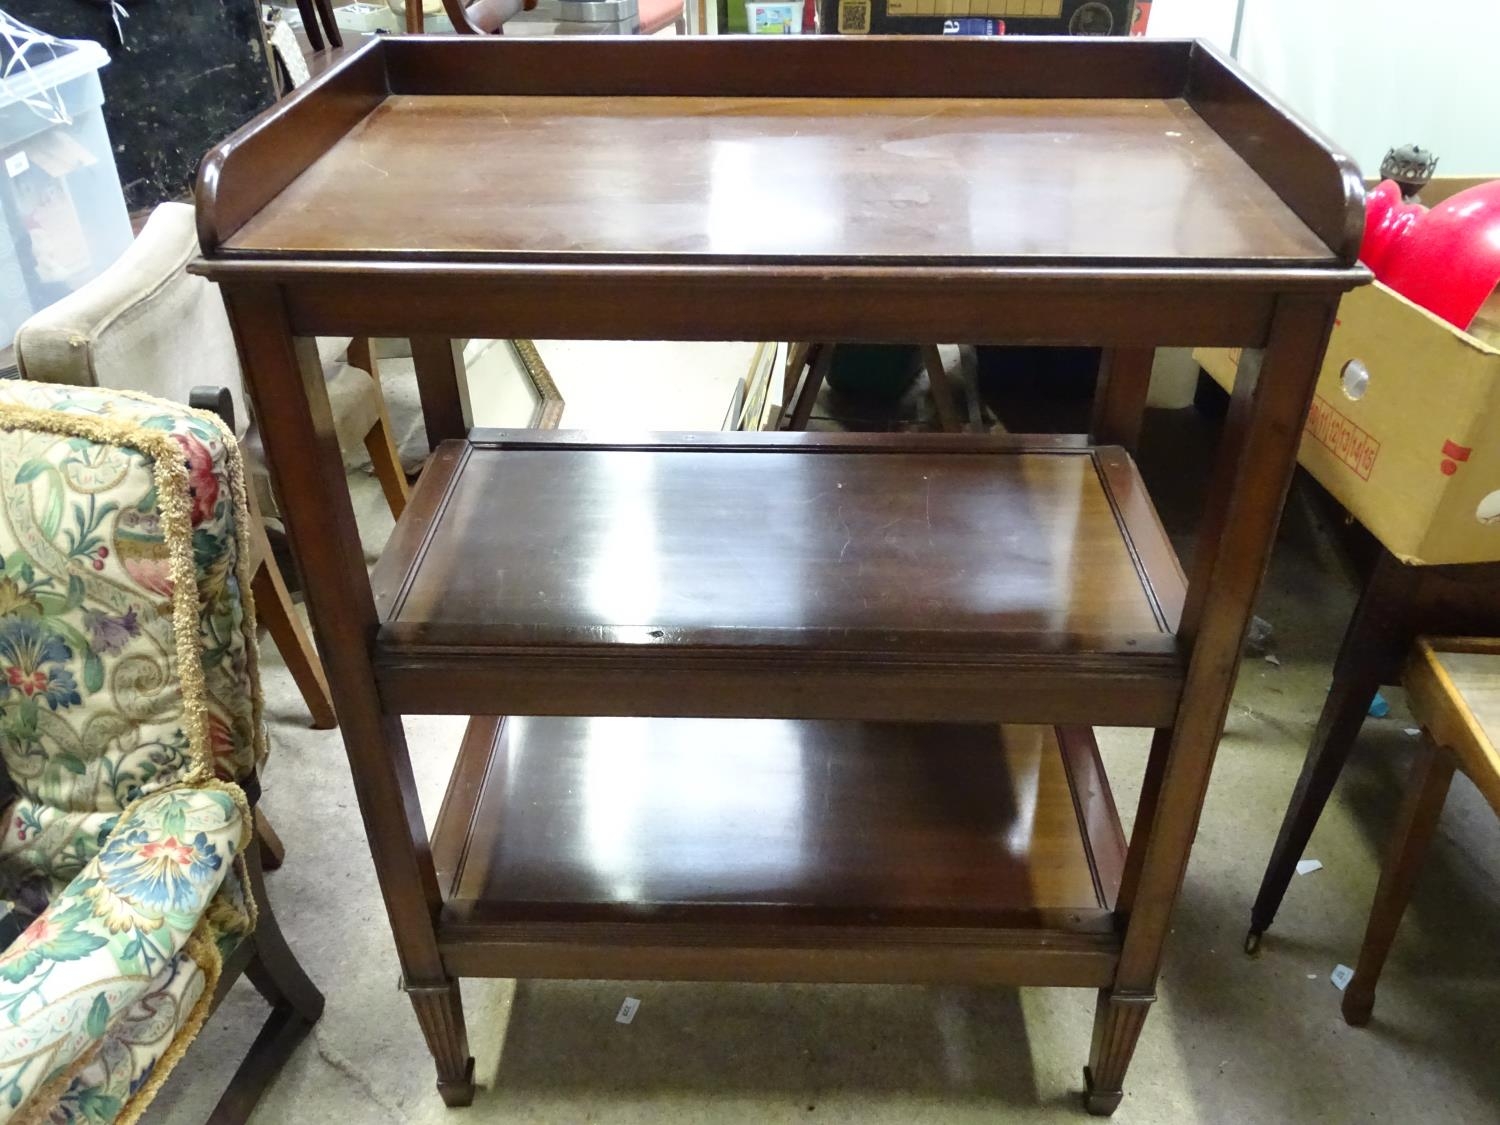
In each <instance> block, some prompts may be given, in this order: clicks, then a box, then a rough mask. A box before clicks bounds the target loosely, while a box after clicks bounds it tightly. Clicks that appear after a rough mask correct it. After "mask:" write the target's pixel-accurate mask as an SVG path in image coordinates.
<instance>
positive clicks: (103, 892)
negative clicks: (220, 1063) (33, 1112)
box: [0, 788, 246, 1120]
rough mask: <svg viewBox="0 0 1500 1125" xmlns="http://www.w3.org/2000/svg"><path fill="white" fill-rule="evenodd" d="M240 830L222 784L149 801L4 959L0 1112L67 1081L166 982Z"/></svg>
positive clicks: (241, 818) (241, 817) (233, 799)
mask: <svg viewBox="0 0 1500 1125" xmlns="http://www.w3.org/2000/svg"><path fill="white" fill-rule="evenodd" d="M245 832H246V818H245V814H244V811H243V809H242V806H241V804H240V800H239V799H237V795H236V794H235V793H233V792H232V791H230V790H228V789H193V788H182V789H172V790H167V791H166V792H162V793H156V794H153V795H152V796H151V797H148V798H147V799H145V800H143V801H141V802H139V803H138V804H136V805H135V806H134V807H133V808H132V809H131V810H130V811H129V812H128V813H126V814H125V816H124V817H123V818H122V820H121V822H120V825H119V828H118V829H117V830H116V831H115V833H114V834H113V835H112V836H111V837H110V839H109V842H108V844H106V845H105V847H104V848H103V849H102V850H101V851H100V852H99V853H98V854H97V855H96V856H95V857H94V858H93V859H92V860H91V861H90V862H89V863H88V865H87V866H86V867H85V868H84V869H83V871H82V872H81V873H80V874H79V876H78V877H77V878H76V879H74V880H73V882H72V883H71V884H69V886H68V888H67V889H66V890H65V891H64V892H63V893H62V894H60V895H58V896H57V897H56V898H55V899H54V900H53V902H52V905H51V906H49V907H48V908H47V911H46V913H44V914H43V915H42V916H41V917H39V918H38V919H37V920H36V921H35V922H33V923H32V924H31V925H30V927H28V928H27V930H26V932H25V933H23V934H22V935H21V936H20V937H19V938H18V939H16V940H15V941H14V942H12V943H11V945H10V948H8V949H6V950H5V952H4V953H0V1031H3V1045H4V1050H3V1052H0V1112H4V1111H6V1110H14V1109H15V1108H16V1107H17V1106H19V1105H20V1104H21V1103H22V1102H23V1101H24V1100H25V1099H26V1097H27V1096H28V1095H30V1094H31V1093H32V1092H33V1090H35V1089H36V1088H37V1087H38V1086H40V1085H41V1084H43V1083H45V1082H48V1081H49V1080H52V1079H53V1078H55V1077H57V1076H58V1075H60V1074H65V1073H66V1072H67V1070H68V1068H69V1067H70V1066H71V1065H72V1064H73V1063H74V1062H75V1060H77V1059H79V1058H82V1057H85V1054H86V1052H88V1051H90V1050H93V1049H95V1048H96V1047H97V1045H98V1044H99V1043H100V1042H101V1041H102V1040H103V1039H104V1035H105V1032H106V1030H108V1029H110V1028H111V1027H112V1026H113V1025H114V1024H115V1022H116V1019H117V1017H119V1016H120V1015H122V1014H124V1013H127V1012H129V1011H130V1010H131V1009H133V1008H134V1007H135V1005H136V1004H137V1002H138V1001H140V1000H141V999H142V998H143V997H145V996H146V995H147V994H148V993H150V992H152V991H153V988H154V986H156V985H157V984H158V983H162V982H163V981H164V979H165V980H166V981H168V982H169V980H170V975H171V973H173V972H175V971H176V970H173V968H172V963H173V961H174V960H175V959H176V958H177V957H178V956H179V955H180V954H182V952H183V950H184V949H185V947H186V946H187V944H188V939H189V937H190V936H192V934H193V932H194V930H195V929H196V928H197V926H198V923H199V920H200V918H201V916H202V915H203V913H204V912H205V911H206V910H207V909H208V904H209V900H210V899H211V898H212V897H213V895H214V894H215V892H217V891H218V889H219V885H220V884H221V883H222V882H223V879H224V876H225V874H226V872H227V871H228V869H229V867H230V863H231V861H232V860H233V858H234V856H235V854H236V852H237V851H238V850H239V848H240V846H241V843H242V840H243V838H244V836H245ZM164 974H166V978H164ZM179 1022H180V1021H179ZM86 1120H87V1119H86Z"/></svg>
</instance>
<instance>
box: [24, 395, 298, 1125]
mask: <svg viewBox="0 0 1500 1125" xmlns="http://www.w3.org/2000/svg"><path fill="white" fill-rule="evenodd" d="M247 517H248V502H247V497H246V489H245V481H244V475H243V473H242V471H241V468H240V458H239V450H238V446H237V444H236V442H235V441H234V439H233V435H232V434H230V433H229V432H227V430H226V429H225V428H224V427H223V426H222V425H221V424H220V423H219V422H218V420H217V419H216V418H215V417H214V416H212V415H209V414H201V413H199V412H196V411H191V410H189V409H187V408H185V407H181V406H176V405H174V404H171V403H166V402H162V401H159V400H152V399H148V398H146V397H144V396H130V395H127V394H124V393H121V392H116V391H107V390H100V389H97V388H79V387H66V386H55V385H45V384H38V383H30V382H20V381H13V382H4V383H0V757H3V765H4V771H3V774H0V789H3V790H4V795H3V797H0V800H3V802H4V808H3V815H4V823H3V826H0V1121H13V1122H18V1121H28V1122H30V1121H87V1122H96V1123H104V1122H114V1121H131V1120H134V1118H135V1117H137V1116H138V1115H139V1114H140V1112H141V1111H142V1110H143V1109H144V1108H145V1105H146V1104H147V1103H148V1102H149V1101H150V1099H151V1097H152V1096H153V1095H154V1093H155V1091H156V1089H157V1088H158V1086H159V1085H160V1084H161V1082H162V1081H163V1080H164V1079H165V1077H166V1075H167V1074H168V1073H169V1072H170V1071H171V1069H172V1067H173V1065H174V1064H175V1063H176V1061H177V1059H178V1058H179V1057H180V1056H181V1054H182V1053H183V1051H184V1050H185V1049H186V1047H187V1044H188V1042H189V1041H190V1040H191V1039H192V1037H193V1035H194V1034H195V1033H196V1032H197V1030H198V1028H199V1026H201V1024H202V1022H203V1020H204V1018H205V1017H206V1015H207V1014H208V1012H209V1011H210V1009H211V1008H212V1007H213V1005H214V1003H215V1001H216V1000H217V998H218V997H219V996H221V995H222V994H223V992H224V991H225V989H226V987H227V984H228V983H229V982H230V981H231V980H232V979H233V978H234V977H235V976H236V975H237V974H238V972H239V971H240V970H241V969H246V970H248V972H249V976H250V979H251V980H252V982H253V983H254V984H255V985H256V987H257V988H258V989H260V991H261V993H262V994H263V995H264V996H265V997H266V998H267V999H268V1000H270V1001H271V1003H272V1005H273V1013H272V1016H271V1018H270V1019H269V1020H268V1021H267V1024H266V1028H265V1030H264V1031H263V1032H262V1033H261V1035H260V1037H259V1038H257V1040H256V1042H255V1045H254V1046H253V1047H252V1048H251V1051H250V1054H249V1056H248V1057H247V1058H246V1060H245V1063H244V1065H243V1066H242V1067H241V1068H240V1071H239V1073H238V1074H237V1075H236V1077H235V1080H234V1083H233V1085H232V1086H231V1088H230V1090H229V1092H228V1093H226V1094H225V1096H224V1099H223V1100H222V1101H221V1102H220V1106H219V1109H218V1110H217V1111H216V1113H215V1116H214V1118H213V1120H214V1121H215V1122H218V1123H228V1122H233V1121H242V1120H243V1119H244V1117H245V1116H247V1115H248V1113H249V1112H250V1109H251V1108H253V1106H254V1103H255V1098H256V1097H257V1096H258V1094H259V1091H260V1089H261V1088H262V1087H263V1086H264V1085H265V1084H266V1082H268V1081H269V1078H270V1076H271V1075H273V1074H274V1073H275V1071H276V1068H277V1066H278V1065H279V1063H280V1061H281V1060H283V1059H284V1058H285V1057H286V1055H287V1053H289V1051H290V1050H291V1048H292V1047H293V1046H295V1044H296V1042H297V1041H298V1040H299V1039H300V1038H301V1036H302V1035H304V1034H305V1033H306V1031H307V1029H308V1028H309V1027H311V1025H312V1022H313V1021H315V1020H316V1019H317V1018H318V1016H319V1014H320V1013H321V1011H322V1004H323V998H322V996H321V995H320V994H319V993H318V991H317V989H316V988H315V987H314V986H313V984H312V983H311V981H309V980H308V979H307V977H306V975H305V974H304V973H303V972H302V970H301V968H300V966H299V965H298V964H297V962H296V960H295V959H294V958H293V957H292V955H291V953H290V951H289V950H288V949H287V947H286V944H285V942H284V940H283V939H282V937H281V934H280V931H279V930H278V928H277V925H276V921H275V918H274V916H273V915H272V914H271V912H270V909H269V905H268V903H267V901H266V896H265V890H264V883H263V881H262V879H261V874H260V849H259V845H258V844H257V842H256V835H255V832H254V831H253V828H252V826H253V823H254V821H253V816H254V814H253V813H252V807H253V805H254V803H255V801H256V799H257V797H258V793H259V785H258V776H259V769H260V766H261V764H262V762H263V760H264V757H265V738H264V728H263V725H262V717H261V700H260V691H259V677H258V666H257V654H256V640H255V612H254V606H253V604H252V602H251V600H250V598H249V596H248V594H247V590H248V586H249V574H248V536H247V534H246V524H247Z"/></svg>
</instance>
